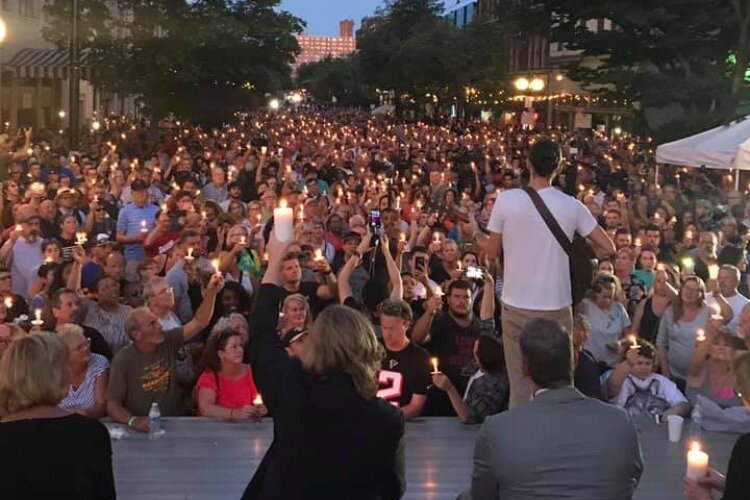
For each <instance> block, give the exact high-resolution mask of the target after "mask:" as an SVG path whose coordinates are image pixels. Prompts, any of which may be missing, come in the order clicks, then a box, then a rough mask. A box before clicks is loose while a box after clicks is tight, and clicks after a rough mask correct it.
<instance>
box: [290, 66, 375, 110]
mask: <svg viewBox="0 0 750 500" xmlns="http://www.w3.org/2000/svg"><path fill="white" fill-rule="evenodd" d="M296 85H297V87H301V88H305V89H307V91H308V92H309V93H310V94H311V95H312V96H313V97H314V98H315V99H318V100H319V101H323V102H330V101H331V98H333V97H335V98H336V100H337V102H338V103H339V104H341V105H343V106H361V105H365V104H367V101H368V90H367V87H366V84H365V82H364V79H363V78H362V74H361V71H360V68H359V65H358V64H357V61H356V59H355V58H354V57H348V58H338V59H333V58H331V57H327V58H325V59H323V60H321V61H318V62H314V63H308V64H303V65H302V66H300V67H299V68H298V70H297V77H296Z"/></svg>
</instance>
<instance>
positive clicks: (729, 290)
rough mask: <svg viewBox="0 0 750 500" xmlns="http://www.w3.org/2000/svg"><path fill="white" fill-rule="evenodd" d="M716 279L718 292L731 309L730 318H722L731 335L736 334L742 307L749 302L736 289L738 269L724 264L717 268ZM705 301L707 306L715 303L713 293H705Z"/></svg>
mask: <svg viewBox="0 0 750 500" xmlns="http://www.w3.org/2000/svg"><path fill="white" fill-rule="evenodd" d="M717 281H718V283H719V293H721V296H722V297H724V300H726V301H727V304H729V307H730V308H731V309H732V319H731V320H730V321H729V322H726V318H724V320H725V323H726V327H727V329H728V330H729V331H730V332H732V335H737V334H738V332H739V328H740V315H741V314H742V308H743V307H745V305H746V304H748V303H750V300H748V298H747V297H745V296H744V295H742V294H741V293H740V292H739V291H737V287H738V286H739V284H740V270H739V269H737V267H735V266H733V265H731V264H724V265H723V266H721V269H719V276H718V279H717ZM706 303H707V304H708V305H709V306H711V305H713V304H716V299H715V298H714V296H713V294H707V295H706Z"/></svg>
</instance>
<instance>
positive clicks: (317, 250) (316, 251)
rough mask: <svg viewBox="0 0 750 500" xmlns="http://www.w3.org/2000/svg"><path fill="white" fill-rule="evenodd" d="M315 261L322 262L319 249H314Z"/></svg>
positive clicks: (321, 253) (321, 254)
mask: <svg viewBox="0 0 750 500" xmlns="http://www.w3.org/2000/svg"><path fill="white" fill-rule="evenodd" d="M315 260H316V261H317V260H323V252H322V251H321V250H320V248H316V249H315Z"/></svg>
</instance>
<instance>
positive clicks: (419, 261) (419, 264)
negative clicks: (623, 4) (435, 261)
mask: <svg viewBox="0 0 750 500" xmlns="http://www.w3.org/2000/svg"><path fill="white" fill-rule="evenodd" d="M414 267H416V268H417V269H424V257H414ZM415 271H416V269H415Z"/></svg>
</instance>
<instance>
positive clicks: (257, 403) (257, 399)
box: [253, 393, 263, 406]
mask: <svg viewBox="0 0 750 500" xmlns="http://www.w3.org/2000/svg"><path fill="white" fill-rule="evenodd" d="M262 404H263V397H262V396H261V395H260V393H258V395H257V396H255V399H253V406H260V405H262Z"/></svg>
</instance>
